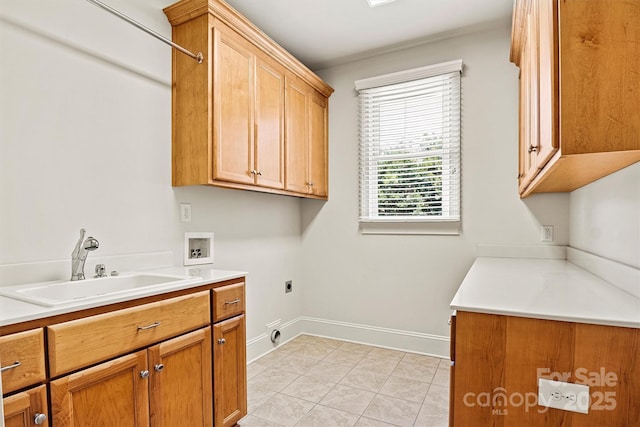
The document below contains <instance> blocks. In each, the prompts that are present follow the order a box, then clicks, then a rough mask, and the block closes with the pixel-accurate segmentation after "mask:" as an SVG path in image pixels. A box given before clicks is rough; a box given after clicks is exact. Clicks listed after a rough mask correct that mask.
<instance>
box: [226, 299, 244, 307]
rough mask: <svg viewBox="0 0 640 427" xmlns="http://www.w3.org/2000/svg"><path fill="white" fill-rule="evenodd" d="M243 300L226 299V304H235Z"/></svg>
mask: <svg viewBox="0 0 640 427" xmlns="http://www.w3.org/2000/svg"><path fill="white" fill-rule="evenodd" d="M240 301H241V299H240V298H236V299H234V300H233V301H225V302H224V305H233V304H238V303H239V302H240Z"/></svg>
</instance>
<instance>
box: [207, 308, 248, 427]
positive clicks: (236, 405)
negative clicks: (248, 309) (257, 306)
mask: <svg viewBox="0 0 640 427" xmlns="http://www.w3.org/2000/svg"><path fill="white" fill-rule="evenodd" d="M246 346H247V344H246V338H245V317H244V314H242V315H240V316H236V317H232V318H231V319H228V320H225V321H222V322H219V323H216V324H215V325H213V397H214V408H215V409H214V411H215V415H214V417H215V426H216V427H230V426H234V425H235V424H236V423H237V422H238V421H240V418H242V417H244V416H245V415H246V414H247V390H246V384H247V363H246V360H247V357H246Z"/></svg>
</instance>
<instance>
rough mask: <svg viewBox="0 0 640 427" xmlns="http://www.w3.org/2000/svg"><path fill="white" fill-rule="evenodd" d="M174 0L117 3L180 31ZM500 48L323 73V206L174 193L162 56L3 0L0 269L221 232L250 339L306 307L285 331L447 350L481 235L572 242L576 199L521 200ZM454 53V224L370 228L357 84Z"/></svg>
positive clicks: (422, 52)
mask: <svg viewBox="0 0 640 427" xmlns="http://www.w3.org/2000/svg"><path fill="white" fill-rule="evenodd" d="M170 2H171V1H170V0H167V1H164V0H136V1H135V2H132V1H127V0H111V1H110V2H109V4H111V5H112V6H114V7H116V8H117V9H119V10H121V11H123V12H125V13H127V14H128V15H130V16H132V17H133V18H135V19H137V20H138V21H140V22H142V23H144V24H145V25H147V26H149V27H152V28H154V29H156V30H158V31H160V32H161V33H162V34H164V35H165V36H170V32H171V30H170V25H169V24H168V22H167V20H166V18H165V16H164V14H163V13H162V11H161V9H162V7H163V6H165V5H167V4H169V3H170ZM508 52H509V29H508V28H506V27H505V28H502V29H499V30H494V31H488V32H483V33H478V34H473V35H468V36H463V37H458V38H454V39H449V40H444V41H440V42H436V43H433V44H429V45H423V46H418V47H413V48H410V49H407V50H403V51H398V52H395V53H389V54H385V55H381V56H378V57H375V58H370V59H367V60H362V61H358V62H355V63H352V64H347V65H342V66H337V67H333V68H330V69H326V70H323V71H322V72H321V75H322V76H323V77H324V78H325V79H326V80H327V81H328V83H329V84H331V85H332V86H333V87H334V88H335V89H336V92H335V93H334V95H333V96H332V97H331V100H330V131H329V133H330V137H329V139H330V200H329V202H321V201H315V200H304V201H300V200H298V199H294V198H289V197H285V196H274V195H266V194H259V193H252V192H243V191H234V190H224V189H216V188H205V187H189V188H172V187H171V185H170V129H171V124H170V120H171V113H170V103H171V93H170V75H171V59H170V49H169V48H168V47H167V46H165V45H163V44H161V43H160V42H159V41H157V40H155V39H153V38H151V37H150V36H148V35H146V34H144V33H142V32H140V31H139V30H137V29H135V28H132V27H130V26H129V25H127V24H125V23H123V22H121V21H120V20H118V19H117V18H115V17H113V16H111V15H109V14H107V13H106V12H104V11H102V10H100V9H98V8H96V7H95V6H92V5H90V4H89V3H87V2H86V1H84V0H56V1H52V2H42V1H40V0H4V1H3V3H2V8H1V9H0V55H1V56H2V61H3V63H2V67H0V141H1V143H0V200H1V201H2V209H1V210H0V215H1V217H0V242H1V243H0V264H10V263H23V262H35V261H44V260H61V259H68V257H69V256H70V252H71V249H72V247H73V245H74V243H75V240H76V238H77V233H78V229H79V228H80V227H85V228H87V230H88V232H89V233H90V234H92V235H94V236H95V237H96V238H98V239H99V240H100V244H101V246H100V249H99V252H100V255H118V254H129V253H140V252H150V251H167V250H169V251H173V253H174V254H175V256H174V261H175V263H176V264H179V263H181V251H182V237H183V233H184V232H185V231H213V232H215V233H216V262H215V265H216V266H217V267H219V268H223V269H240V270H246V271H248V272H249V280H248V288H247V292H248V295H247V311H248V317H247V319H248V328H247V338H249V339H250V340H255V339H258V338H260V336H261V335H262V334H263V333H264V332H265V330H264V325H265V324H266V323H269V322H272V321H274V320H277V319H281V320H282V322H283V324H284V323H286V322H291V321H294V320H296V319H298V318H299V316H302V315H304V317H303V318H301V320H300V321H299V322H297V323H298V326H297V329H296V328H295V327H293V328H291V333H294V332H295V331H296V330H297V331H299V330H302V329H304V328H306V330H308V331H310V332H316V333H332V334H334V335H335V336H340V334H343V335H342V337H344V338H349V339H355V340H364V341H369V342H373V343H377V344H382V345H389V346H397V347H404V348H411V349H414V350H418V351H425V352H432V353H439V354H445V353H446V348H447V346H446V338H447V336H448V329H447V324H446V322H447V318H448V315H449V310H448V306H449V302H450V300H451V298H452V296H453V294H454V292H455V290H456V288H457V287H458V285H459V284H460V281H461V280H462V278H463V277H464V275H465V273H466V271H467V269H468V267H469V266H470V265H471V263H472V261H473V259H474V256H475V253H476V245H477V244H478V243H496V244H538V243H539V225H540V223H544V224H553V225H555V227H556V242H555V243H556V244H566V243H567V242H568V222H567V220H568V196H567V195H540V196H534V197H532V198H529V199H527V200H526V201H524V202H523V201H521V200H520V199H519V198H518V196H517V189H516V178H515V177H516V174H517V172H516V170H517V159H516V156H517V153H516V139H517V69H516V67H515V66H513V65H512V64H510V63H509V62H508V59H507V58H508ZM455 58H462V59H463V60H464V61H465V64H466V69H465V72H464V74H463V78H462V90H463V101H462V117H463V129H462V130H463V151H462V155H463V157H462V161H463V175H462V179H463V181H462V184H463V204H462V208H463V229H462V234H461V235H460V236H458V237H434V236H405V237H398V236H361V235H360V234H359V233H358V223H357V215H358V208H357V200H358V191H357V181H358V179H357V173H358V172H357V153H358V139H357V118H356V114H357V110H356V94H355V92H354V89H353V82H354V81H355V80H357V79H360V78H364V77H370V76H375V75H379V74H383V73H388V72H393V71H399V70H403V69H407V68H412V67H417V66H422V65H427V64H431V63H437V62H441V61H445V60H450V59H455ZM181 202H186V203H191V204H192V206H193V222H192V223H190V224H182V223H180V222H179V220H178V204H179V203H181ZM287 279H293V280H294V292H293V293H292V294H287V295H285V294H284V292H283V291H284V289H283V288H284V283H283V282H284V281H285V280H287ZM320 320H324V321H326V322H325V323H322V322H320ZM341 322H344V323H341ZM294 323H295V322H294ZM323 324H324V325H327V327H326V328H324V329H323V327H322V325H323ZM341 325H342V326H345V325H346V329H345V328H343V329H340V327H341ZM354 325H362V328H360V329H358V328H354ZM294 326H295V325H294ZM332 328H333V329H332ZM344 330H347V331H349V333H346V332H344ZM354 331H355V332H356V333H352V332H354ZM372 331H373V333H371V334H369V332H372ZM381 331H382V332H384V331H387V332H394V334H387V335H385V334H384V333H382V332H381ZM395 332H397V333H395ZM350 334H351V335H350ZM390 335H394V336H395V339H396V340H395V341H394V339H393V338H391V337H390ZM398 337H399V338H398ZM287 338H288V337H287V336H286V331H283V339H287ZM431 338H433V340H432V339H431ZM404 339H406V340H414V341H415V343H417V344H416V345H417V347H416V346H413V345H414V344H412V343H413V341H412V343H409V342H408V341H407V342H404V341H403V340H404ZM433 342H437V345H434V346H431V347H430V346H429V345H430V343H433ZM412 346H413V347H412ZM263 348H264V347H263ZM250 357H251V355H250Z"/></svg>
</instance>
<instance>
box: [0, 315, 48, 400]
mask: <svg viewBox="0 0 640 427" xmlns="http://www.w3.org/2000/svg"><path fill="white" fill-rule="evenodd" d="M0 364H1V366H2V392H3V393H10V392H12V391H15V390H18V389H21V388H24V387H28V386H30V385H32V384H37V383H39V382H42V381H44V380H45V370H44V331H43V329H42V328H40V329H33V330H30V331H25V332H20V333H17V334H11V335H7V336H4V337H0Z"/></svg>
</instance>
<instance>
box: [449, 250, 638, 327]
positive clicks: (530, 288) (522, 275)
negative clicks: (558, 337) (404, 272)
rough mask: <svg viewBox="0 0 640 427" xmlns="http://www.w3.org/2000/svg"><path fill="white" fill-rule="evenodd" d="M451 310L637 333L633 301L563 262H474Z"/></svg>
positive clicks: (481, 260)
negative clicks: (589, 324) (576, 323)
mask: <svg viewBox="0 0 640 427" xmlns="http://www.w3.org/2000/svg"><path fill="white" fill-rule="evenodd" d="M639 286H640V284H639ZM451 308H452V309H454V310H460V311H470V312H477V313H487V314H503V315H511V316H521V317H531V318H538V319H547V320H560V321H568V322H579V323H591V324H599V325H609V326H623V327H632V328H640V299H639V298H638V297H636V296H633V295H632V294H630V293H628V292H625V291H624V290H622V289H621V288H619V287H616V286H615V285H613V284H611V283H609V282H607V281H605V280H603V279H601V278H599V277H597V276H595V275H593V274H591V273H589V272H588V271H586V270H583V269H582V268H580V267H577V266H576V265H574V264H572V263H571V262H569V261H565V260H555V259H518V258H491V257H480V258H477V259H476V261H475V262H474V264H473V266H472V267H471V269H470V270H469V272H468V273H467V276H466V277H465V279H464V280H463V282H462V284H461V285H460V288H459V289H458V292H457V293H456V295H455V296H454V298H453V300H452V301H451Z"/></svg>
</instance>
